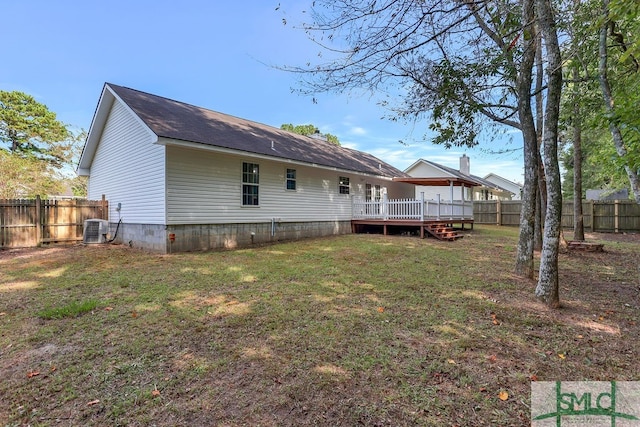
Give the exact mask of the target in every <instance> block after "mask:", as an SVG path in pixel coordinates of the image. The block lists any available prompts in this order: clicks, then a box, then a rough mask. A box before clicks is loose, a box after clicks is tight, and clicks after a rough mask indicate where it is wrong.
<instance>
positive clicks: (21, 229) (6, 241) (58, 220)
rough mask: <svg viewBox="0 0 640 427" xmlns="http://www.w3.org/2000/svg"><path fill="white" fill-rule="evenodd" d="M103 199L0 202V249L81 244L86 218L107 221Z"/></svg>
mask: <svg viewBox="0 0 640 427" xmlns="http://www.w3.org/2000/svg"><path fill="white" fill-rule="evenodd" d="M108 212H109V210H108V202H107V201H106V200H104V198H103V199H102V200H84V199H74V200H48V199H45V200H42V199H40V197H36V198H35V199H0V248H21V247H22V248H24V247H34V246H40V245H42V244H43V243H47V244H52V243H74V242H80V241H82V231H83V230H82V227H83V224H84V221H85V220H86V219H91V218H100V219H108V218H107V215H108Z"/></svg>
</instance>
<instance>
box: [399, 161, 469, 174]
mask: <svg viewBox="0 0 640 427" xmlns="http://www.w3.org/2000/svg"><path fill="white" fill-rule="evenodd" d="M420 164H425V165H427V166H429V167H432V168H435V169H437V170H439V171H440V172H442V173H443V174H444V176H438V177H423V178H457V177H456V176H455V175H453V174H452V173H451V172H449V171H447V170H445V169H443V168H442V166H441V165H439V164H437V163H434V162H431V161H428V160H424V159H418V160H416V161H415V162H414V163H413V164H412V165H411V166H409V167H408V168H406V169H405V170H404V173H408V174H409V175H411V174H410V173H409V171H410V170H411V169H414V168H415V167H417V166H418V165H420ZM415 178H418V177H415Z"/></svg>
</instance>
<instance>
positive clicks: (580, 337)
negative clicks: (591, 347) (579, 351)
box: [576, 335, 584, 340]
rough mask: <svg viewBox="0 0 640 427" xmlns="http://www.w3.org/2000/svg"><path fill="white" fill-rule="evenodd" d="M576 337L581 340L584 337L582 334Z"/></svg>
mask: <svg viewBox="0 0 640 427" xmlns="http://www.w3.org/2000/svg"><path fill="white" fill-rule="evenodd" d="M576 338H578V339H579V340H581V339H582V338H584V337H583V336H582V335H578V336H577V337H576Z"/></svg>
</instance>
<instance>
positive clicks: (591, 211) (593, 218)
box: [589, 200, 596, 233]
mask: <svg viewBox="0 0 640 427" xmlns="http://www.w3.org/2000/svg"><path fill="white" fill-rule="evenodd" d="M595 212H596V211H595V209H594V207H593V200H589V214H590V215H591V232H592V233H593V232H595V231H596V215H595Z"/></svg>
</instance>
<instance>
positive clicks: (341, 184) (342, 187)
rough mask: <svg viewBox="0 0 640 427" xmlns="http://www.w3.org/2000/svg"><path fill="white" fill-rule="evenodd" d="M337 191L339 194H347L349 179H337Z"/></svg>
mask: <svg viewBox="0 0 640 427" xmlns="http://www.w3.org/2000/svg"><path fill="white" fill-rule="evenodd" d="M338 191H339V192H340V194H349V177H348V176H341V177H338Z"/></svg>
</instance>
